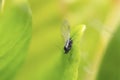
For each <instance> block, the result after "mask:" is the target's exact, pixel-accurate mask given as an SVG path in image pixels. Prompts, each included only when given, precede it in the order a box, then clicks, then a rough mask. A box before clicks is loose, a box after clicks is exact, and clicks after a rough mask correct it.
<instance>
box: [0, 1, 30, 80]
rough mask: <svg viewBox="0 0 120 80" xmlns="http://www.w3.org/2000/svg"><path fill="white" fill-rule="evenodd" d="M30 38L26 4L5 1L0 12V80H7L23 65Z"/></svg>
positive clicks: (28, 11)
mask: <svg viewBox="0 0 120 80" xmlns="http://www.w3.org/2000/svg"><path fill="white" fill-rule="evenodd" d="M30 38H31V13H30V10H29V8H28V6H27V4H26V3H17V2H14V0H13V1H12V0H11V2H9V0H6V2H5V3H4V6H3V9H2V10H1V12H0V80H9V79H11V78H12V77H13V75H14V74H16V71H17V70H18V68H19V67H20V66H21V64H22V63H23V60H24V58H25V56H26V53H27V50H28V45H29V42H30Z"/></svg>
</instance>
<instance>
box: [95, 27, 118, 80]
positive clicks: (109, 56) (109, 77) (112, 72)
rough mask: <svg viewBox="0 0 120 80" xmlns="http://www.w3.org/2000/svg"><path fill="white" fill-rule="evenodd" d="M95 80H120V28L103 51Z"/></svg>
mask: <svg viewBox="0 0 120 80" xmlns="http://www.w3.org/2000/svg"><path fill="white" fill-rule="evenodd" d="M97 80H120V26H119V27H118V29H117V31H116V32H115V34H114V36H113V37H112V39H111V41H110V43H109V44H108V47H107V49H106V51H105V54H104V57H103V60H102V63H101V65H100V69H99V72H98V76H97Z"/></svg>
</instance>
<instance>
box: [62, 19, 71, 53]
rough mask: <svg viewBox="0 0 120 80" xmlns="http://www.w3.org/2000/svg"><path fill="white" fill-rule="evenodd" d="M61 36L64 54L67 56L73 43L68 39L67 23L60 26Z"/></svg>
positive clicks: (68, 27)
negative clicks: (63, 43)
mask: <svg viewBox="0 0 120 80" xmlns="http://www.w3.org/2000/svg"><path fill="white" fill-rule="evenodd" d="M62 34H63V37H64V40H65V45H64V52H65V54H67V53H68V52H69V51H70V50H71V48H72V43H73V40H72V39H71V38H70V26H69V24H68V22H67V21H65V22H64V24H63V26H62Z"/></svg>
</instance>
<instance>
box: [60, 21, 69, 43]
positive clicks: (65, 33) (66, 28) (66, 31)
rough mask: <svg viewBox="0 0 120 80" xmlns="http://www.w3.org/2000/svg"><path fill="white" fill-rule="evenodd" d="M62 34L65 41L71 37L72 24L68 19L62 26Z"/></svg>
mask: <svg viewBox="0 0 120 80" xmlns="http://www.w3.org/2000/svg"><path fill="white" fill-rule="evenodd" d="M62 35H63V37H64V40H65V42H67V40H69V39H70V26H69V23H68V22H67V21H64V23H63V26H62Z"/></svg>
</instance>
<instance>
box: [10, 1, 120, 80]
mask: <svg viewBox="0 0 120 80" xmlns="http://www.w3.org/2000/svg"><path fill="white" fill-rule="evenodd" d="M18 1H19V0H18ZM22 1H24V0H22ZM25 1H26V0H25ZM21 4H22V3H21ZM28 4H29V7H30V8H31V11H32V39H31V42H30V46H29V50H28V54H27V56H26V58H25V60H24V63H23V65H22V66H21V68H20V69H19V70H18V71H17V73H16V74H15V77H14V79H12V80H64V79H62V77H63V76H64V75H63V72H62V68H64V67H63V66H62V65H61V64H60V63H61V62H62V61H63V60H62V59H61V57H63V54H60V52H61V49H62V47H63V46H64V43H63V37H62V35H61V26H62V22H63V20H64V19H67V20H68V21H69V23H70V26H71V27H72V28H74V27H76V26H78V25H81V24H85V25H86V31H85V33H84V35H83V36H82V38H81V41H80V54H81V56H79V57H80V64H79V68H78V77H77V79H71V80H96V76H97V75H98V78H99V74H98V73H99V68H100V64H101V62H102V59H103V56H104V54H105V53H107V52H105V51H106V49H107V46H108V44H109V43H108V42H110V40H111V38H112V36H113V33H114V32H115V31H116V28H117V27H118V24H119V19H120V10H119V9H120V1H119V0H28ZM113 53H114V51H113ZM106 63H107V62H106ZM65 65H66V64H65ZM112 68H113V67H112ZM114 68H115V67H114ZM119 73H120V72H119ZM68 76H69V75H68ZM101 77H102V76H101ZM98 80H110V79H107V78H103V79H98ZM111 80H113V79H112V78H111ZM114 80H119V78H116V79H114Z"/></svg>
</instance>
